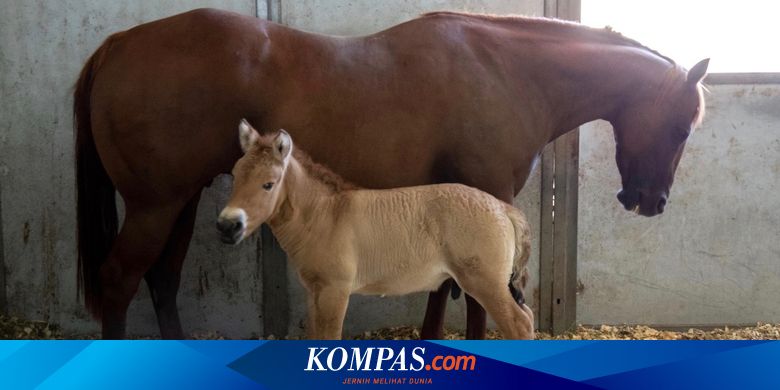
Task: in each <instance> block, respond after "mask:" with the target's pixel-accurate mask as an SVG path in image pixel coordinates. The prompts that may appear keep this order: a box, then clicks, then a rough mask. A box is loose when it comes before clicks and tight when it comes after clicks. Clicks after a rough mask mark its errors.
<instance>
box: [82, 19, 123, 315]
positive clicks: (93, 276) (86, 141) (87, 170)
mask: <svg viewBox="0 0 780 390" xmlns="http://www.w3.org/2000/svg"><path fill="white" fill-rule="evenodd" d="M115 36H116V35H112V36H111V37H109V38H108V39H106V41H105V42H104V43H103V44H102V45H101V46H100V47H99V48H98V49H97V51H95V53H94V54H92V56H91V57H89V60H87V63H86V64H85V65H84V68H83V69H82V70H81V75H79V79H78V81H77V82H76V90H75V92H74V93H73V127H74V129H75V133H76V197H77V199H78V200H77V206H76V210H77V211H76V215H77V220H78V221H77V230H76V233H77V236H78V295H81V293H82V292H83V293H84V304H85V306H86V308H87V310H88V311H89V312H90V313H92V315H93V316H94V317H95V318H100V315H101V300H102V293H101V288H100V266H101V265H102V264H103V262H104V261H105V259H106V257H108V252H109V251H110V250H111V246H112V245H113V243H114V239H116V235H117V225H118V221H117V212H116V203H115V192H114V184H113V183H112V182H111V178H109V177H108V174H107V173H106V170H105V169H104V168H103V163H102V162H101V161H100V156H99V155H98V152H97V148H96V147H95V140H94V139H93V137H92V121H91V118H90V117H91V112H92V106H91V98H90V95H91V94H92V82H93V80H94V78H95V73H96V72H97V70H98V68H99V67H100V65H101V63H102V62H103V60H104V59H105V57H106V54H107V52H108V49H109V47H110V46H111V42H112V40H113V39H114V37H115Z"/></svg>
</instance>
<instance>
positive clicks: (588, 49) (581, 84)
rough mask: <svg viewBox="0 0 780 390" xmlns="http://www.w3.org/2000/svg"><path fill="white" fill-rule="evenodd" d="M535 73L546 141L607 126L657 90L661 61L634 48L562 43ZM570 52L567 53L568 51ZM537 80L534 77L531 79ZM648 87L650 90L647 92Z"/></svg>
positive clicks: (666, 66) (664, 69)
mask: <svg viewBox="0 0 780 390" xmlns="http://www.w3.org/2000/svg"><path fill="white" fill-rule="evenodd" d="M559 45H563V46H559V47H556V48H554V49H553V50H550V49H549V48H542V49H541V50H548V51H550V52H549V53H547V56H546V57H544V58H548V60H546V61H542V63H543V65H542V66H544V67H545V70H538V71H537V72H534V73H535V75H536V74H538V75H540V76H539V77H538V79H537V80H538V81H536V82H537V83H538V84H537V85H538V88H539V90H541V91H542V92H541V94H542V98H543V99H546V103H547V110H546V112H547V113H548V115H550V117H549V118H548V121H547V123H548V124H549V127H550V129H549V131H550V137H549V139H548V140H549V141H553V140H554V139H556V138H558V137H560V136H561V135H563V134H565V133H567V132H569V131H571V130H573V129H575V128H577V127H578V126H580V125H583V124H585V123H588V122H591V121H593V120H596V119H604V120H608V121H611V120H612V119H613V116H614V115H615V114H616V113H618V112H619V110H620V109H621V108H622V107H625V106H626V104H627V103H629V102H631V101H632V100H633V99H635V98H636V97H637V96H638V94H641V93H647V91H648V90H651V89H652V88H653V87H654V86H656V85H660V84H661V83H662V82H663V79H664V77H665V75H666V72H667V70H669V68H672V67H674V65H672V64H671V63H669V62H668V61H666V60H665V59H663V58H661V57H658V56H657V55H655V54H652V53H651V52H649V51H647V50H646V49H642V48H638V47H633V46H620V45H606V44H587V42H586V43H585V44H583V42H570V43H568V44H567V43H566V42H565V41H562V42H561V43H559ZM567 46H568V47H567ZM535 77H536V76H535ZM648 87H649V88H648Z"/></svg>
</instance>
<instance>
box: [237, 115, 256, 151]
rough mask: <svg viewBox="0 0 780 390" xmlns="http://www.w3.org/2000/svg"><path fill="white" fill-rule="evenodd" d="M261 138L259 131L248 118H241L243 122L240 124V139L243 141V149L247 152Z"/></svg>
mask: <svg viewBox="0 0 780 390" xmlns="http://www.w3.org/2000/svg"><path fill="white" fill-rule="evenodd" d="M259 138H260V134H258V133H257V130H255V128H254V127H252V125H250V124H249V122H247V121H246V119H241V123H239V124H238V139H239V140H240V141H241V150H242V151H243V152H244V153H246V152H247V151H248V150H249V148H250V147H252V145H253V144H254V143H255V142H257V140H258V139H259Z"/></svg>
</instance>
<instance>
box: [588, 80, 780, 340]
mask: <svg viewBox="0 0 780 390" xmlns="http://www.w3.org/2000/svg"><path fill="white" fill-rule="evenodd" d="M709 89H710V92H709V93H708V94H707V116H706V118H705V120H704V123H703V124H702V126H701V128H700V129H698V130H697V131H696V132H695V133H694V134H693V135H692V136H691V138H690V140H689V142H688V144H687V146H686V149H685V152H684V155H683V158H682V160H681V162H680V166H679V168H678V171H677V175H676V179H675V183H674V186H673V188H672V191H671V196H670V199H669V203H668V205H667V207H666V211H665V212H664V214H663V215H661V216H657V217H653V218H645V217H640V216H637V215H633V214H631V213H629V212H626V211H624V210H623V209H622V207H621V206H620V204H619V203H618V201H617V200H616V199H615V193H616V192H617V190H618V189H619V188H620V176H619V174H618V171H617V167H616V165H615V162H614V153H615V145H614V141H613V136H612V130H611V127H610V125H609V124H607V123H605V122H597V123H594V124H591V125H588V126H585V127H584V128H583V130H582V132H581V138H580V178H579V179H580V187H579V237H578V242H579V245H578V253H579V259H578V266H579V267H578V274H579V278H580V293H579V296H578V304H577V315H578V321H579V322H581V323H584V324H602V323H608V324H622V323H631V324H656V325H666V326H686V325H723V324H755V323H756V322H758V321H762V322H777V321H780V304H778V292H779V291H780V278H778V275H780V211H778V210H780V196H779V195H778V194H780V86H778V85H713V86H710V87H709Z"/></svg>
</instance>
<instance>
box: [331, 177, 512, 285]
mask: <svg viewBox="0 0 780 390" xmlns="http://www.w3.org/2000/svg"><path fill="white" fill-rule="evenodd" d="M342 196H345V197H347V198H348V199H349V200H348V202H347V203H348V204H349V205H350V206H349V207H348V208H344V209H342V210H341V211H340V212H343V213H344V214H345V215H342V216H339V217H337V218H334V220H338V221H340V223H343V224H345V225H348V226H349V228H348V229H345V230H344V231H345V233H344V234H343V235H342V239H345V240H350V242H351V243H350V244H349V246H350V247H351V249H352V253H350V254H349V255H348V257H352V259H351V260H352V261H354V262H355V266H356V269H357V280H356V286H355V287H356V289H355V290H356V291H357V292H362V293H368V294H372V293H375V294H407V293H411V292H416V291H425V290H435V289H436V288H438V286H439V284H440V283H441V282H442V281H443V280H445V279H447V278H448V277H449V276H451V275H458V274H463V273H477V272H478V271H479V270H477V269H469V268H482V267H491V268H493V270H492V271H493V272H496V273H497V274H499V275H505V276H506V277H507V279H508V276H509V274H510V273H511V270H512V259H513V255H514V250H515V249H514V248H515V240H516V238H515V234H514V228H513V226H512V221H511V219H510V217H509V213H510V211H511V212H514V213H519V211H517V210H513V209H512V207H511V206H509V205H508V204H506V203H504V202H501V201H499V200H498V199H496V198H494V197H493V196H491V195H489V194H487V193H485V192H482V191H480V190H478V189H476V188H472V187H467V186H465V185H461V184H438V185H429V186H417V187H406V188H400V189H393V190H356V191H349V192H346V193H344V194H342Z"/></svg>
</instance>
